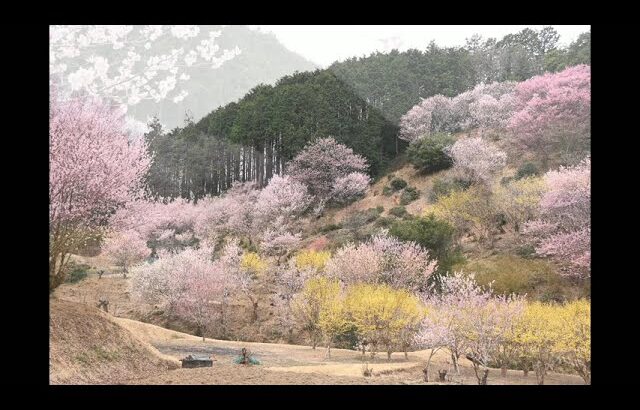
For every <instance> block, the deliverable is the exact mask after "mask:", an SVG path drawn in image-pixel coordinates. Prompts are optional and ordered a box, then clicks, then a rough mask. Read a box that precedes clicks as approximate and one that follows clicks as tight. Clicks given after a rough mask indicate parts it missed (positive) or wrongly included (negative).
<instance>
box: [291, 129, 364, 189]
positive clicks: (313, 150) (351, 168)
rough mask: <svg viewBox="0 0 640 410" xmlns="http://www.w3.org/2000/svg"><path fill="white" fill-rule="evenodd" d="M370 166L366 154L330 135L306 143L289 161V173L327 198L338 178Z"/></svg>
mask: <svg viewBox="0 0 640 410" xmlns="http://www.w3.org/2000/svg"><path fill="white" fill-rule="evenodd" d="M367 168H368V165H367V160H366V159H365V158H364V157H362V156H361V155H358V154H355V153H354V152H353V150H352V149H351V148H348V147H347V146H345V145H343V144H340V143H338V142H337V141H336V140H335V139H333V138H331V137H329V138H320V139H317V140H315V141H313V142H311V143H309V144H307V146H306V147H305V148H304V149H303V150H302V151H300V152H299V153H298V155H296V156H295V158H293V160H291V161H290V162H289V163H288V165H287V167H286V172H287V174H288V175H289V176H290V177H291V179H293V180H294V181H297V182H299V183H302V184H305V185H307V186H308V188H309V192H310V193H311V194H312V195H315V196H316V197H317V199H319V200H327V199H329V198H330V196H331V192H332V191H333V186H334V183H335V181H336V179H337V178H340V177H345V176H347V175H349V174H351V173H353V172H366V171H367Z"/></svg>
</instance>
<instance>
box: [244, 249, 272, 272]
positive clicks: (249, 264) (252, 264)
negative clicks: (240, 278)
mask: <svg viewBox="0 0 640 410" xmlns="http://www.w3.org/2000/svg"><path fill="white" fill-rule="evenodd" d="M240 266H241V267H242V268H243V269H246V270H247V271H249V272H251V273H253V274H259V273H262V272H264V271H265V270H266V269H267V266H268V265H267V262H265V261H264V260H262V258H260V256H258V254H257V253H255V252H247V253H245V254H244V255H242V260H241V262H240Z"/></svg>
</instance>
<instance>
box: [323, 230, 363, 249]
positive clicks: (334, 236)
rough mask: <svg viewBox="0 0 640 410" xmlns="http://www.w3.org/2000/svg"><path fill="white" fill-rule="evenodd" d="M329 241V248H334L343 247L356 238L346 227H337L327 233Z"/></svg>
mask: <svg viewBox="0 0 640 410" xmlns="http://www.w3.org/2000/svg"><path fill="white" fill-rule="evenodd" d="M327 236H328V237H329V240H330V241H331V243H330V245H329V248H328V249H329V250H335V249H338V248H341V247H343V246H344V245H346V244H347V243H349V242H353V241H355V239H356V236H355V234H354V233H353V232H352V231H350V230H348V229H338V230H337V231H333V232H330V233H329V234H328V235H327Z"/></svg>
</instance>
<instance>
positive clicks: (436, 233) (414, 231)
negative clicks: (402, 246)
mask: <svg viewBox="0 0 640 410" xmlns="http://www.w3.org/2000/svg"><path fill="white" fill-rule="evenodd" d="M454 233H455V232H454V229H453V227H452V226H451V225H449V224H448V223H447V222H446V221H443V220H439V219H437V218H436V217H435V216H434V215H429V216H427V217H422V218H415V219H412V220H408V221H395V222H394V223H393V225H391V229H389V234H390V235H393V236H395V237H396V238H398V239H401V240H403V241H413V242H416V243H417V244H418V245H420V246H422V247H423V248H425V249H427V250H428V251H429V253H430V254H431V255H432V256H433V257H434V258H435V259H437V260H438V269H437V271H436V272H438V273H445V272H448V271H450V270H451V265H453V264H454V263H459V259H460V257H459V255H458V253H457V252H455V249H454Z"/></svg>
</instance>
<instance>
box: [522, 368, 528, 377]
mask: <svg viewBox="0 0 640 410" xmlns="http://www.w3.org/2000/svg"><path fill="white" fill-rule="evenodd" d="M522 373H524V377H529V369H524V370H523V371H522Z"/></svg>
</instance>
